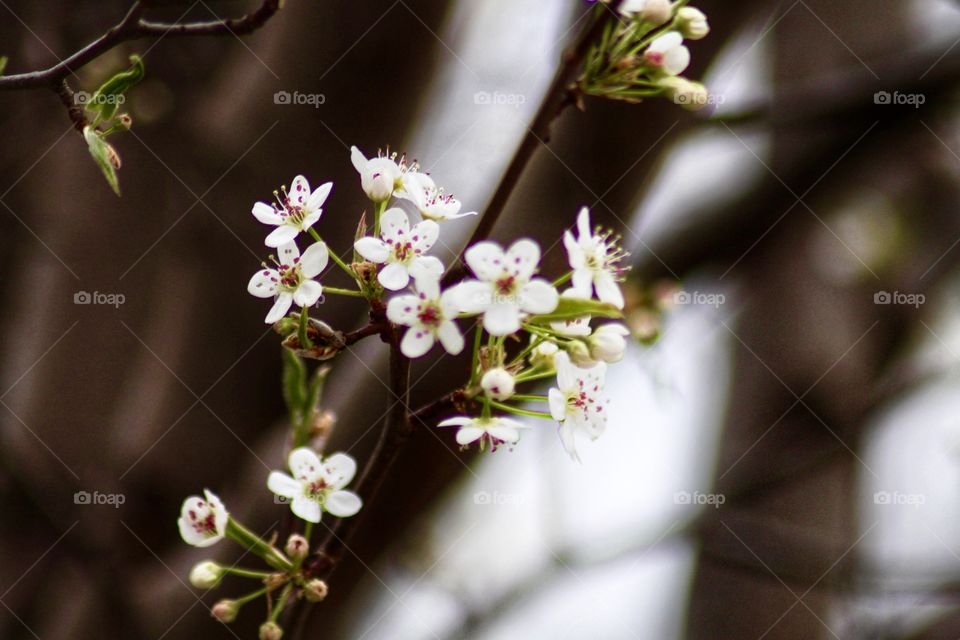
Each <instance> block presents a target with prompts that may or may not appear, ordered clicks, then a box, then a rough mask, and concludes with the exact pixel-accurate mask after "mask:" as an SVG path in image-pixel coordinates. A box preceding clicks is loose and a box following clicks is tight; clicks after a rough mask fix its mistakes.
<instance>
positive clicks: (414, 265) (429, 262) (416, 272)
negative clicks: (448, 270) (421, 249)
mask: <svg viewBox="0 0 960 640" xmlns="http://www.w3.org/2000/svg"><path fill="white" fill-rule="evenodd" d="M407 270H408V271H409V272H410V276H411V277H412V278H413V279H414V280H416V281H417V288H418V289H419V290H420V291H423V292H424V293H426V294H427V297H428V298H431V299H435V298H437V297H438V296H439V295H440V288H439V284H440V277H441V276H442V275H443V263H442V262H440V259H439V258H435V257H433V256H420V257H419V258H414V259H413V261H412V262H411V263H410V266H409V267H408V268H407ZM421 281H422V282H423V283H424V284H423V285H422V286H421V284H420V283H421ZM430 283H435V285H431V284H430ZM427 288H429V289H430V291H431V293H428V292H427V291H426V289H427Z"/></svg>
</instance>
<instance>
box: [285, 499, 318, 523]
mask: <svg viewBox="0 0 960 640" xmlns="http://www.w3.org/2000/svg"><path fill="white" fill-rule="evenodd" d="M290 510H291V511H293V512H294V513H295V514H297V516H298V517H300V518H303V519H304V520H306V521H307V522H313V523H314V524H316V523H317V522H320V516H321V515H323V509H322V508H321V507H320V503H319V502H317V501H316V500H314V499H312V498H308V497H307V496H305V495H304V494H302V493H301V494H299V495H296V496H294V497H293V500H292V501H291V502H290Z"/></svg>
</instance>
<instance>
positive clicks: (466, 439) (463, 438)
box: [456, 427, 486, 445]
mask: <svg viewBox="0 0 960 640" xmlns="http://www.w3.org/2000/svg"><path fill="white" fill-rule="evenodd" d="M484 433H486V431H485V430H484V429H481V428H480V427H460V429H459V430H458V431H457V436H456V437H457V444H461V445H468V444H470V443H471V442H476V441H477V440H479V439H480V438H481V437H482V436H483V434H484Z"/></svg>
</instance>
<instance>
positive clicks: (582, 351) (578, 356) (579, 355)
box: [564, 340, 597, 369]
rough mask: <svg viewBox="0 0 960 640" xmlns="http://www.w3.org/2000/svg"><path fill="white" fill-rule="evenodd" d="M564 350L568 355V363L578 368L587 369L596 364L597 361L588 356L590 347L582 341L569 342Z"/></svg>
mask: <svg viewBox="0 0 960 640" xmlns="http://www.w3.org/2000/svg"><path fill="white" fill-rule="evenodd" d="M564 349H566V350H567V353H568V354H570V361H571V362H573V364H575V365H577V366H578V367H581V368H584V369H587V368H589V367H592V366H594V365H595V364H597V361H596V360H594V359H593V357H592V356H591V355H590V347H588V346H587V343H585V342H584V341H583V340H571V341H570V342H568V343H567V344H566V345H565V346H564Z"/></svg>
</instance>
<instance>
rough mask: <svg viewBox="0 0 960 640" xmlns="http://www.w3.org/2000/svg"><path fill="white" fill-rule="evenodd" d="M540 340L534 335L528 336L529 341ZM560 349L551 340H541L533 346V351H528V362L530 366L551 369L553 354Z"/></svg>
mask: <svg viewBox="0 0 960 640" xmlns="http://www.w3.org/2000/svg"><path fill="white" fill-rule="evenodd" d="M537 340H540V338H539V337H538V336H536V335H531V336H530V341H531V342H535V341H537ZM558 351H560V347H558V346H557V343H556V342H554V341H553V340H543V341H542V342H540V343H539V344H537V346H535V347H534V348H533V351H532V352H531V353H530V364H531V366H534V367H538V368H544V369H551V368H553V356H555V355H557V352H558Z"/></svg>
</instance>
